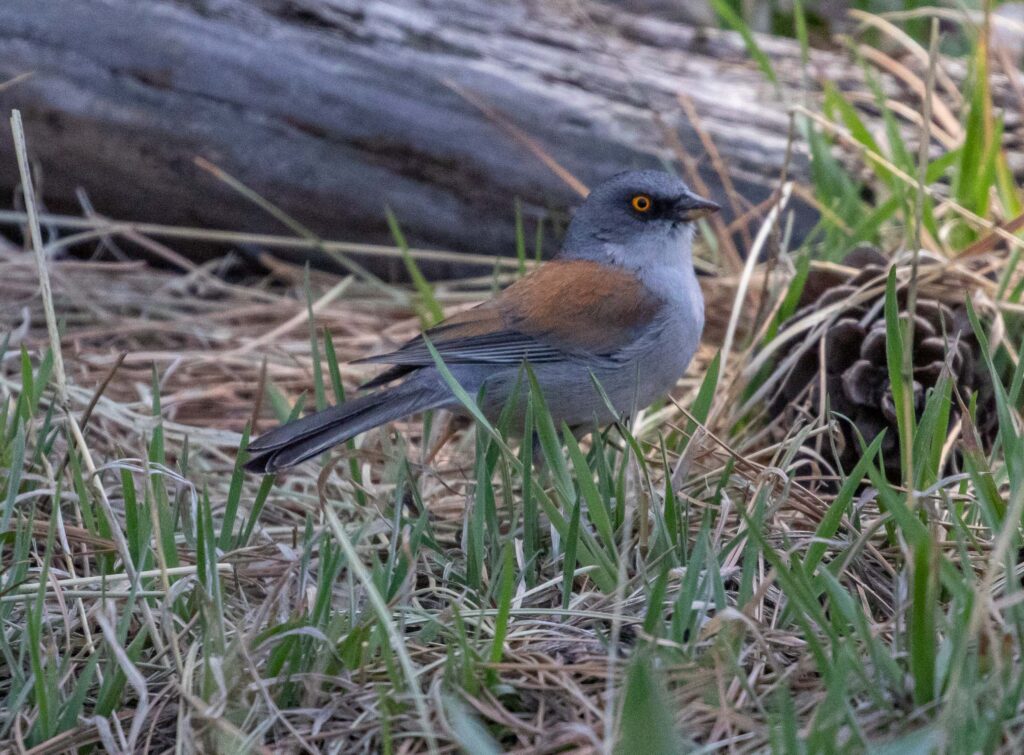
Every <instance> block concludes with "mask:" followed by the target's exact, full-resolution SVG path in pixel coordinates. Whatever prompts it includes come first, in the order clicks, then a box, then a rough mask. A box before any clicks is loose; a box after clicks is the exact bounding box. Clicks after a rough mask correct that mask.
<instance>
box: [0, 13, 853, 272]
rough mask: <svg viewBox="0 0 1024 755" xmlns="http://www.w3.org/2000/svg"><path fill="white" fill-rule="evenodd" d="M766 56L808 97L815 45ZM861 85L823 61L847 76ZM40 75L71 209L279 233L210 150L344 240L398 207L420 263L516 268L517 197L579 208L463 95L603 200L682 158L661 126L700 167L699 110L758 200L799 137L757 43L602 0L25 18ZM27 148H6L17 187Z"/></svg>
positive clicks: (832, 69) (833, 73) (31, 95)
mask: <svg viewBox="0 0 1024 755" xmlns="http://www.w3.org/2000/svg"><path fill="white" fill-rule="evenodd" d="M765 45H766V47H765V49H766V51H767V52H768V54H769V55H771V56H772V57H773V59H774V60H775V62H776V68H777V71H778V72H779V75H780V77H781V87H782V89H783V90H784V91H786V92H793V91H796V90H797V88H798V87H799V85H800V73H799V67H800V66H799V58H798V51H797V49H796V48H795V47H794V45H792V44H791V43H789V42H786V41H780V40H766V41H765ZM846 66H847V64H846V63H845V61H844V60H843V59H841V58H840V57H838V56H832V55H829V54H825V53H820V54H816V56H815V67H816V70H817V71H819V72H820V73H821V75H823V76H828V77H830V78H833V79H838V78H841V77H842V76H843V75H844V72H845V70H846ZM24 71H32V72H33V75H32V76H31V78H29V79H28V80H26V81H24V82H22V83H20V84H18V85H17V86H14V87H11V88H10V89H8V90H7V91H5V92H2V93H0V105H2V109H3V111H4V112H7V111H8V110H9V109H10V108H12V107H18V108H20V109H21V110H22V112H23V115H24V117H25V121H26V124H27V130H28V136H29V141H30V149H31V151H32V154H33V156H34V157H35V158H36V160H37V161H38V164H39V165H40V167H41V183H42V186H43V190H44V192H45V201H46V203H47V204H48V205H49V207H50V208H51V209H75V207H74V189H75V187H77V186H82V187H84V188H85V189H86V190H87V191H88V193H89V195H90V197H91V198H92V200H93V203H94V204H95V206H96V207H97V209H99V210H100V211H101V212H103V213H105V214H109V215H111V216H115V217H122V218H128V219H138V220H150V221H159V222H165V223H176V224H192V225H200V226H214V227H229V228H236V229H249V230H268V229H277V228H279V226H276V225H275V223H274V222H273V221H271V220H269V219H268V218H267V217H266V216H265V215H264V214H263V213H262V212H261V211H259V210H257V209H256V208H254V207H253V206H252V205H250V204H248V203H247V202H246V201H245V200H243V199H242V198H240V197H239V196H238V195H237V194H235V193H233V192H232V191H231V190H229V189H228V188H226V187H225V186H224V185H223V184H221V183H219V182H218V181H216V180H215V179H213V178H212V177H211V176H209V175H208V174H206V173H204V172H202V171H200V170H199V169H198V168H197V167H196V166H195V165H194V163H193V157H194V156H196V155H201V156H203V157H206V158H208V159H209V160H211V161H212V162H214V163H215V164H217V165H219V166H221V167H223V168H224V169H225V170H227V171H229V172H231V173H233V174H235V175H237V176H238V177H239V178H240V179H242V180H243V181H244V182H246V183H247V184H249V185H250V186H252V187H253V188H254V189H256V190H257V191H259V192H260V193H262V194H263V195H264V196H266V197H267V198H268V199H270V200H271V201H273V202H275V203H276V204H278V205H280V206H281V207H282V208H284V209H285V210H287V211H288V212H290V213H291V214H293V215H294V216H295V217H296V218H297V219H299V220H301V221H302V222H304V223H306V224H308V225H309V226H310V227H311V228H313V229H315V230H316V231H318V232H320V233H323V234H326V235H329V236H331V237H337V238H345V239H351V240H365V241H381V240H386V239H387V238H388V233H387V228H386V225H385V222H384V212H383V208H384V206H385V205H388V206H390V207H391V208H393V209H394V211H395V212H396V214H397V215H398V216H399V219H400V220H401V222H402V224H403V227H404V228H405V230H406V231H407V233H408V235H409V237H410V240H411V241H413V242H415V243H417V244H421V245H427V246H436V247H448V248H453V249H461V250H470V249H472V250H475V251H487V252H508V251H509V250H510V249H511V246H512V240H513V226H512V217H513V207H512V198H513V197H516V196H518V197H520V198H522V200H523V201H524V203H525V205H526V208H527V210H528V211H533V212H537V213H539V212H540V211H542V210H544V209H545V208H554V209H565V208H567V207H570V206H572V205H573V204H574V203H576V202H577V201H578V199H577V197H576V196H575V195H574V194H573V192H572V191H571V190H570V189H568V188H567V187H566V186H565V185H564V184H563V183H562V182H561V181H560V180H559V179H558V178H556V177H555V176H554V175H553V174H552V173H551V172H550V171H549V170H548V169H547V168H545V167H544V166H543V165H542V164H541V163H540V162H539V161H538V160H537V159H536V158H535V157H534V156H532V155H531V154H530V153H529V152H528V151H527V150H526V148H524V146H523V145H522V144H521V143H519V142H517V141H516V140H515V139H513V138H511V137H510V136H509V135H508V133H507V132H506V131H505V130H503V129H502V128H501V127H500V126H499V125H497V124H496V123H495V122H494V121H493V120H491V119H489V118H488V117H486V116H485V115H484V114H483V113H481V111H480V110H479V109H478V108H477V107H475V106H474V105H472V104H470V103H469V102H467V101H466V99H464V98H463V97H462V96H460V95H459V94H457V93H455V92H454V91H453V90H452V88H451V87H450V86H448V85H447V83H446V82H453V83H454V84H455V85H457V86H458V87H460V88H462V89H463V90H465V91H468V92H471V93H473V94H475V95H477V96H479V97H480V98H481V99H482V100H485V101H486V102H488V103H489V104H490V105H491V107H493V108H494V110H496V111H497V112H499V113H501V114H502V116H503V117H504V118H506V119H507V120H508V121H509V122H511V123H513V124H515V125H516V126H518V127H519V128H521V129H522V130H523V131H524V132H526V133H528V134H529V135H530V136H531V137H532V138H533V139H535V140H536V142H537V143H538V144H539V145H541V146H542V147H543V148H544V149H546V150H547V151H548V152H549V153H550V154H551V155H552V156H554V157H555V158H556V159H557V160H558V161H560V162H561V163H562V164H563V165H565V166H566V167H567V168H568V169H569V170H570V171H572V172H573V173H575V174H576V175H577V176H579V177H580V178H581V179H582V180H583V181H585V182H596V181H599V180H600V179H602V178H603V177H606V176H608V175H610V174H612V173H615V172H616V171H619V170H622V169H625V168H629V167H639V166H649V165H652V164H657V163H658V161H659V160H666V159H668V160H670V159H672V158H673V152H672V149H671V147H670V146H669V143H668V140H667V139H666V135H665V133H664V131H663V128H662V125H660V124H659V123H658V119H657V118H656V117H655V115H654V114H659V116H660V119H661V121H662V123H663V124H664V125H665V126H667V127H668V128H669V129H671V130H673V131H676V132H677V133H678V134H679V137H680V139H681V141H682V143H683V144H684V145H685V147H686V148H687V149H688V150H689V151H690V152H691V153H692V154H694V155H696V156H700V155H701V154H702V153H703V150H702V149H701V147H700V145H699V140H698V138H697V136H696V134H695V132H694V130H693V128H692V127H691V126H690V125H689V124H688V122H687V121H686V119H685V117H684V115H683V113H682V111H681V108H680V107H679V105H678V102H677V101H676V95H677V93H680V92H682V93H685V94H686V95H687V96H689V97H690V98H692V100H693V101H694V103H695V104H696V107H697V109H698V111H699V112H700V114H701V116H702V119H703V120H704V124H705V126H706V127H707V130H708V131H709V133H710V134H711V135H712V137H713V138H714V139H715V141H716V143H717V144H718V147H719V149H720V150H721V152H722V154H723V156H724V158H725V160H726V162H727V163H728V165H729V168H730V171H731V173H732V177H733V180H734V181H735V184H736V187H737V189H738V190H739V191H740V193H742V194H743V195H744V196H745V197H747V198H748V199H749V200H750V201H751V202H757V201H759V200H761V199H763V198H764V197H765V196H767V194H768V192H769V191H770V190H771V189H772V188H773V182H774V181H775V179H776V177H777V174H778V172H779V169H780V167H781V163H782V160H783V155H784V152H785V144H786V138H787V129H788V114H787V112H786V110H785V107H784V105H783V104H782V98H780V97H779V96H778V94H777V93H776V92H774V91H773V89H772V87H771V86H770V85H769V84H768V83H766V82H765V80H764V78H763V77H762V75H761V74H760V73H759V72H758V71H757V69H756V68H755V66H754V65H753V64H751V63H750V62H749V60H748V57H747V55H746V53H745V51H744V49H743V46H742V42H741V41H740V40H739V39H738V38H737V37H736V36H735V35H732V34H728V33H724V32H720V31H716V30H700V29H696V28H692V27H688V26H684V25H679V24H673V23H670V22H667V21H664V20H661V19H654V18H645V17H643V16H638V15H633V14H630V13H629V12H626V11H621V10H616V9H615V8H613V7H610V6H607V5H604V4H601V3H598V2H594V1H593V0H575V1H574V2H564V3H563V2H557V1H556V2H529V1H528V0H519V1H513V2H498V1H497V0H377V1H367V0H363V1H360V0H176V1H172V0H46V1H45V2H39V0H4V2H3V3H0V80H3V79H6V78H9V77H12V76H14V75H16V74H19V73H21V72H24ZM9 146H10V141H9V134H6V133H5V132H3V130H0V190H9V189H10V188H11V187H12V186H14V184H15V183H16V173H15V170H16V169H15V165H14V160H13V157H11V154H10V150H9ZM804 163H805V160H804V158H803V157H802V156H801V155H800V154H798V155H797V159H796V164H795V166H794V170H795V171H796V172H797V174H799V173H801V172H803V171H805V167H804ZM701 169H702V171H703V173H704V174H705V176H706V177H707V180H708V181H709V183H711V184H712V185H714V186H717V184H718V181H717V179H716V177H715V175H714V171H713V170H712V168H711V166H710V165H709V164H708V162H707V161H706V160H705V161H703V163H702V165H701ZM719 198H721V196H719ZM809 218H810V212H809V211H805V213H804V214H803V215H802V216H801V222H802V223H803V224H804V225H806V223H808V222H810V221H809Z"/></svg>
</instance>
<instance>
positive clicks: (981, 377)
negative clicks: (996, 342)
mask: <svg viewBox="0 0 1024 755" xmlns="http://www.w3.org/2000/svg"><path fill="white" fill-rule="evenodd" d="M934 262H935V260H932V259H929V258H921V264H920V267H919V270H920V273H921V275H920V278H921V279H923V278H926V277H927V276H925V275H924V273H925V271H927V269H928V267H930V264H929V263H932V264H934ZM843 266H844V267H847V268H853V269H854V270H857V271H858V272H856V273H852V274H851V273H848V272H845V271H837V270H815V271H812V272H811V273H810V274H809V275H808V277H807V281H806V284H805V286H804V290H803V292H802V295H801V298H800V302H799V304H798V307H797V311H796V312H795V313H794V315H793V316H792V318H790V320H789V324H788V325H787V328H792V329H797V328H800V327H802V326H801V320H804V319H805V318H806V317H807V316H809V315H813V314H814V313H815V312H818V311H820V310H822V309H823V308H825V307H827V306H830V305H835V304H837V303H840V302H845V304H846V306H843V307H840V309H839V311H838V312H837V313H835V314H834V315H833V316H831V317H829V318H828V319H827V320H825V321H823V322H821V323H818V324H816V325H815V326H813V327H812V328H811V330H810V332H807V333H805V334H804V335H803V337H800V336H796V337H794V338H792V339H791V342H790V343H789V344H788V346H787V350H786V351H785V352H784V353H783V354H782V355H781V356H780V358H779V361H778V364H779V365H780V366H786V367H787V368H786V370H785V371H783V372H781V374H779V377H780V378H781V380H782V383H781V387H780V388H779V390H778V391H777V393H776V396H775V399H774V401H773V403H772V410H773V415H774V416H781V417H783V418H784V420H785V421H784V423H783V426H784V427H790V426H792V421H793V420H795V419H796V416H795V415H796V414H799V413H803V414H805V415H806V414H810V415H812V416H814V415H817V414H818V412H819V409H820V407H821V406H822V396H821V387H822V386H824V389H825V394H826V395H827V398H828V405H829V408H830V409H831V411H832V412H833V413H835V414H838V415H841V416H840V417H837V419H838V420H839V421H838V423H837V424H838V428H839V433H838V437H836V438H835V440H836V449H837V451H838V458H837V459H836V460H835V461H836V462H837V463H838V466H839V468H840V469H842V470H843V471H845V472H849V471H850V470H851V469H852V468H853V466H854V465H855V464H856V463H857V461H858V460H859V459H860V457H861V451H860V442H859V441H858V439H857V433H859V434H860V435H861V436H862V437H863V438H864V440H865V442H868V443H870V442H871V441H872V440H873V439H874V438H875V437H876V436H877V435H878V433H879V432H881V431H882V430H886V434H885V439H884V440H883V441H882V459H883V460H884V464H885V470H886V473H887V475H888V476H889V478H890V479H892V480H894V481H896V480H898V479H899V477H900V454H899V447H898V445H899V434H898V431H897V417H896V406H895V404H894V402H893V398H892V393H891V391H890V389H889V371H888V367H887V361H886V326H885V312H884V306H883V305H884V301H885V280H886V275H887V271H888V268H889V260H888V259H886V257H885V256H884V255H883V254H882V253H881V252H879V251H878V250H877V249H875V248H873V247H858V248H857V249H854V250H853V251H852V252H851V253H850V254H849V255H847V257H846V258H845V259H844V260H843ZM931 278H935V276H931ZM933 282H934V281H933ZM964 292H965V289H964V288H963V286H962V285H950V282H948V281H947V282H943V281H938V282H937V284H936V285H922V286H919V288H918V298H917V304H916V309H915V316H914V345H913V352H912V356H913V358H912V361H913V375H914V382H913V389H914V391H913V401H914V411H915V412H916V414H917V417H918V418H920V417H921V413H922V412H923V410H924V405H925V397H926V394H927V391H928V390H929V389H931V388H934V387H935V385H936V383H937V382H938V379H939V376H940V375H941V373H942V370H943V368H944V366H945V365H946V364H947V363H948V365H949V369H950V373H951V376H952V379H953V385H954V387H955V390H957V391H959V393H960V395H961V396H962V397H963V399H964V401H965V403H966V402H967V401H968V398H969V396H970V394H971V393H972V392H973V391H978V412H977V419H978V430H979V433H980V434H981V436H982V439H983V442H986V443H990V442H991V440H992V438H994V435H995V429H996V411H995V405H994V398H993V392H992V387H991V383H990V381H989V378H988V373H987V369H986V366H985V362H984V360H983V359H982V355H981V354H980V352H979V345H978V341H977V339H976V338H975V336H974V333H973V331H972V329H971V326H970V323H969V321H968V319H967V314H966V310H965V308H964V305H963V303H962V302H963V297H964ZM906 297H907V291H906V288H905V287H904V288H901V289H899V291H898V297H897V298H898V302H899V306H900V312H901V314H900V316H901V318H909V316H910V315H909V313H908V312H907V311H906ZM779 336H780V337H782V338H785V337H787V334H786V331H785V330H784V331H783V332H782V333H780V334H779ZM787 357H788V359H787ZM777 374H778V373H777ZM959 416H960V407H959V404H958V403H957V402H956V400H955V399H954V401H953V405H952V407H951V411H950V426H952V424H953V423H954V422H956V421H957V420H958V419H959ZM818 450H819V453H820V455H822V456H824V457H825V458H826V459H829V458H830V457H831V456H832V454H831V450H830V448H829V444H828V443H823V444H820V448H819V449H818Z"/></svg>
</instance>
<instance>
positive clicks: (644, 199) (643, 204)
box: [629, 194, 654, 212]
mask: <svg viewBox="0 0 1024 755" xmlns="http://www.w3.org/2000/svg"><path fill="white" fill-rule="evenodd" d="M629 204H630V205H631V206H632V207H633V209H634V210H636V211H637V212H650V210H651V207H652V206H653V205H654V203H653V202H651V198H650V197H649V196H647V195H646V194H637V195H636V196H635V197H633V198H632V199H631V200H629Z"/></svg>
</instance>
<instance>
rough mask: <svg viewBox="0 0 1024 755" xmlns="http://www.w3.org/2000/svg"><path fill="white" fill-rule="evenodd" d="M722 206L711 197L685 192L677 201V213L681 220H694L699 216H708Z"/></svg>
mask: <svg viewBox="0 0 1024 755" xmlns="http://www.w3.org/2000/svg"><path fill="white" fill-rule="evenodd" d="M721 209H722V208H721V207H720V206H719V205H718V204H717V203H715V202H712V201H711V200H710V199H704V197H698V196H697V195H696V194H684V195H683V196H682V197H680V198H679V199H678V200H677V201H676V214H677V216H678V217H679V219H680V220H685V221H687V222H692V221H694V220H697V218H703V217H707V216H708V215H711V214H713V213H716V212H718V211H719V210H721Z"/></svg>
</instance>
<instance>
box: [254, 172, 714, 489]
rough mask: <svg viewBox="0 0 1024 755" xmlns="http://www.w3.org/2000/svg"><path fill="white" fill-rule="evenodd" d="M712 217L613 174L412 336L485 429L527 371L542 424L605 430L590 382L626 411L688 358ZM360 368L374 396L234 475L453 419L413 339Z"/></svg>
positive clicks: (671, 190)
mask: <svg viewBox="0 0 1024 755" xmlns="http://www.w3.org/2000/svg"><path fill="white" fill-rule="evenodd" d="M718 209H719V207H718V205H716V204H715V203H714V202H710V201H708V200H707V199H703V198H701V197H699V196H697V195H696V194H694V193H693V192H691V191H690V190H689V188H687V186H686V185H685V184H684V183H683V182H682V181H680V180H678V179H677V178H674V177H673V176H671V175H669V174H668V173H663V172H661V171H634V172H628V173H620V174H618V175H616V176H614V177H613V178H611V179H609V180H608V181H606V182H605V183H603V184H601V185H600V186H598V187H597V188H596V189H594V191H592V192H591V193H590V195H589V196H588V197H587V199H586V201H585V202H584V203H583V205H582V206H581V207H580V208H579V210H577V211H576V214H575V216H574V217H573V219H572V222H571V224H570V225H569V229H568V231H567V233H566V237H565V242H564V244H563V246H562V249H561V251H560V252H559V253H558V254H557V255H556V256H555V258H554V259H552V260H551V261H549V262H547V263H545V264H543V265H541V266H540V267H539V268H537V269H536V270H534V271H533V272H531V273H530V274H528V275H526V276H525V277H523V278H522V279H520V280H518V281H516V282H515V283H514V284H512V285H511V286H509V287H508V288H507V289H505V290H504V291H502V292H501V293H500V294H499V295H498V296H496V297H495V298H493V299H491V300H490V301H486V302H484V303H482V304H480V305H478V306H477V307H475V308H473V309H470V310H467V311H465V312H461V313H459V314H457V315H455V316H453V317H450V318H448V319H447V320H445V321H444V322H442V323H441V324H440V325H437V326H436V327H434V328H431V329H430V330H428V331H427V332H426V334H425V335H426V337H427V338H429V339H430V342H431V343H432V344H433V345H434V347H435V349H436V350H437V353H438V354H439V355H440V356H441V358H442V359H443V360H444V362H445V364H446V365H447V367H448V368H449V370H450V371H451V373H452V375H453V376H454V378H455V379H456V380H457V381H458V382H459V384H460V385H462V387H463V388H465V390H466V392H467V393H468V394H469V395H470V396H474V397H476V396H478V395H482V396H483V399H482V405H481V406H480V408H481V409H482V411H483V412H484V414H485V415H487V416H488V417H496V416H497V415H498V414H499V413H500V412H501V410H502V408H503V407H504V406H505V404H506V402H507V401H508V399H509V398H510V393H511V392H512V391H514V390H517V391H519V392H520V393H521V395H524V394H525V391H526V390H527V389H526V387H525V386H526V385H527V382H526V381H525V380H524V379H523V375H522V369H521V366H522V363H523V362H529V364H530V366H531V368H532V369H533V371H534V373H535V374H536V376H537V381H538V383H539V384H540V387H541V390H542V392H543V394H544V397H545V400H546V401H547V404H548V408H549V409H550V410H551V414H552V416H553V418H554V420H555V423H556V426H558V427H560V426H561V423H563V422H565V423H567V424H568V425H569V426H570V427H574V428H590V427H594V426H597V425H598V424H604V423H607V422H611V421H614V420H615V419H617V417H615V416H613V415H612V413H611V412H610V411H609V408H608V405H607V403H606V401H605V399H604V397H602V396H601V394H600V392H599V391H598V390H597V389H596V388H595V386H594V378H596V379H597V381H598V383H599V384H600V386H601V387H602V388H603V390H604V392H605V394H606V395H607V397H608V399H609V400H610V402H611V404H612V405H613V406H614V408H615V410H616V411H617V412H619V413H630V412H632V411H635V410H636V409H640V408H643V407H645V406H647V405H648V404H649V403H651V401H653V400H654V399H656V398H658V397H659V396H660V395H662V394H664V393H665V392H667V391H668V389H669V388H671V387H672V386H673V385H674V384H675V382H676V381H677V380H678V379H679V377H680V376H681V375H682V374H683V372H684V371H685V370H686V367H687V365H688V364H689V363H690V359H691V358H692V357H693V354H694V352H695V351H696V349H697V344H698V341H699V340H700V334H701V330H702V329H703V327H704V299H703V297H702V296H701V292H700V287H699V286H698V284H697V277H696V275H695V273H694V269H693V260H692V257H691V244H692V239H693V232H694V225H693V223H694V221H695V220H696V219H697V218H700V217H703V216H705V215H708V214H710V213H713V212H716V211H717V210H718ZM361 361H363V362H379V363H383V364H390V365H393V366H392V367H390V368H389V369H387V370H385V371H384V372H383V373H382V374H380V375H379V376H378V377H376V378H374V379H373V380H371V381H370V382H369V383H367V384H366V385H365V386H363V387H364V388H377V389H380V390H376V391H374V392H372V393H369V394H367V395H364V396H361V397H358V398H354V399H352V400H350V401H346V402H345V403H344V404H341V405H338V406H333V407H331V408H329V409H325V410H324V411H322V412H317V413H315V414H311V415H309V416H307V417H303V418H302V419H298V420H295V421H294V422H289V423H287V424H285V425H282V426H280V427H277V428H275V429H274V430H271V431H270V432H267V433H264V434H263V435H261V436H260V437H258V438H256V439H255V440H253V441H252V442H251V443H250V444H249V448H248V451H249V453H250V454H251V455H252V456H251V458H250V460H249V462H248V463H247V464H246V467H247V468H248V469H250V470H252V471H260V472H275V471H277V470H280V469H284V468H287V467H291V466H293V465H295V464H298V463H300V462H302V461H305V460H307V459H310V458H312V457H314V456H316V455H318V454H320V453H321V452H323V451H325V450H327V449H329V448H331V447H332V446H335V445H337V444H339V443H343V442H345V441H347V440H349V439H351V438H353V437H355V436H356V435H358V434H359V433H362V432H365V431H366V430H369V429H371V428H374V427H377V426H378V425H381V424H384V423H385V422H391V421H393V420H397V419H401V418H402V417H406V416H408V415H410V414H415V413H417V412H422V411H425V410H428V409H437V408H448V409H452V410H455V411H459V410H460V409H461V408H462V405H461V404H460V402H459V401H458V399H456V398H455V396H454V395H453V394H452V392H451V391H450V390H449V388H448V385H447V383H445V381H444V379H443V378H442V376H441V374H440V373H439V371H438V370H437V367H436V366H435V362H434V358H433V357H432V355H431V354H430V351H429V350H428V348H427V346H426V343H425V342H424V338H423V336H420V337H417V338H415V339H413V340H412V341H409V342H408V343H406V344H405V345H404V346H402V347H401V348H400V349H398V351H395V352H392V353H389V354H382V355H380V356H374V357H369V358H367V359H364V360H361ZM385 386H387V387H385ZM481 389H482V390H481ZM517 406H520V407H525V401H523V400H519V401H518V402H517ZM522 413H523V410H522V409H520V411H519V414H520V415H522ZM520 426H521V425H520Z"/></svg>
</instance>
